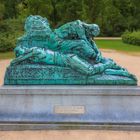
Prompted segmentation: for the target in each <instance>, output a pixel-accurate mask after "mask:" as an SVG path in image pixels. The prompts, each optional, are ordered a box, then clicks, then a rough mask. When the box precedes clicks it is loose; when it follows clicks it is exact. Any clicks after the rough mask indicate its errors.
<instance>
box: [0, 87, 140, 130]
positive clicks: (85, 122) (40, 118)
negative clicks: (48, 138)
mask: <svg viewBox="0 0 140 140" xmlns="http://www.w3.org/2000/svg"><path fill="white" fill-rule="evenodd" d="M33 129H111V130H112V129H115V130H140V87H135V86H129V87H128V86H3V87H0V130H33Z"/></svg>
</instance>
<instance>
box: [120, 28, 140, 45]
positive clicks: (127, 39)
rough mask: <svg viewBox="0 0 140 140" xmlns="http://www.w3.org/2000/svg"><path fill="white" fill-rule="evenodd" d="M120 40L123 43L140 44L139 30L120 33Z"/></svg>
mask: <svg viewBox="0 0 140 140" xmlns="http://www.w3.org/2000/svg"><path fill="white" fill-rule="evenodd" d="M122 41H123V42H124V43H128V44H133V45H138V46H140V31H134V32H125V33H124V34H123V35H122Z"/></svg>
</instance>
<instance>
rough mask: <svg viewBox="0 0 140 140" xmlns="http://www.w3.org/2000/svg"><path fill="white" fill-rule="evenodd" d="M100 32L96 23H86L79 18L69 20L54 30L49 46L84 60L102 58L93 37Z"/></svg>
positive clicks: (98, 59)
mask: <svg viewBox="0 0 140 140" xmlns="http://www.w3.org/2000/svg"><path fill="white" fill-rule="evenodd" d="M99 32H100V29H99V27H98V25H96V24H86V23H84V22H82V21H80V20H76V21H73V22H69V23H66V24H64V25H63V26H61V27H59V28H57V29H55V30H54V32H53V34H51V36H50V45H49V47H50V48H51V49H53V50H55V51H60V52H63V53H74V54H76V55H78V56H79V57H81V58H83V59H85V60H94V61H95V62H96V63H98V62H100V61H101V60H102V55H101V53H100V51H99V50H98V48H97V46H96V44H95V42H94V41H93V40H92V38H93V37H95V36H97V35H98V34H99Z"/></svg>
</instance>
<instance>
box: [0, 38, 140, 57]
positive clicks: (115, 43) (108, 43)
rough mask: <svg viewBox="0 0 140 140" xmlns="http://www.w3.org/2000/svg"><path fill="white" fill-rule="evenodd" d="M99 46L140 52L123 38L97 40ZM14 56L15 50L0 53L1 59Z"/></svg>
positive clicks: (138, 48)
mask: <svg viewBox="0 0 140 140" xmlns="http://www.w3.org/2000/svg"><path fill="white" fill-rule="evenodd" d="M96 43H97V46H98V47H99V48H101V49H111V50H117V51H121V52H127V53H140V46H135V45H129V44H125V43H123V42H122V41H121V40H96ZM10 58H14V53H13V52H6V53H0V59H10Z"/></svg>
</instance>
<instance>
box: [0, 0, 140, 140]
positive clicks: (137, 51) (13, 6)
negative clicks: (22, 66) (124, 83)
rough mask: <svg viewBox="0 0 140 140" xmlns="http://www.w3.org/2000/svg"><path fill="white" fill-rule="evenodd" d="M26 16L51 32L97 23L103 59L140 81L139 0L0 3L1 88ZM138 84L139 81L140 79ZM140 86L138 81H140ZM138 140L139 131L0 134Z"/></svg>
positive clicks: (5, 136)
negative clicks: (38, 20) (40, 19)
mask: <svg viewBox="0 0 140 140" xmlns="http://www.w3.org/2000/svg"><path fill="white" fill-rule="evenodd" d="M29 15H41V16H43V17H47V19H48V20H49V23H50V25H51V28H52V29H55V28H57V27H59V26H61V25H63V24H65V23H67V22H70V21H73V20H77V19H80V20H82V21H84V22H87V23H96V24H98V25H99V26H100V29H101V33H100V35H99V37H98V38H95V41H96V43H97V45H98V47H99V48H100V50H101V51H102V53H103V56H105V57H109V58H113V59H114V60H115V61H116V62H117V63H118V64H120V65H121V66H123V67H125V68H127V69H128V70H129V71H130V72H132V73H134V74H136V76H137V78H138V79H140V72H139V69H140V0H0V85H2V84H3V79H4V73H5V69H6V67H7V66H8V65H9V63H10V61H11V59H12V58H14V53H13V49H14V48H15V47H16V41H17V38H18V37H20V36H21V35H23V33H24V22H25V19H26V17H27V16H29ZM139 81H140V80H139ZM139 85H140V82H139ZM26 139H30V140H47V139H49V140H59V139H61V140H63V139H65V140H71V139H75V140H79V139H81V140H82V139H84V140H87V139H88V140H89V139H90V140H92V139H95V140H100V139H104V140H117V139H119V140H137V139H138V140H139V139H140V133H139V132H128V131H125V132H118V131H115V132H114V131H88V130H87V131H35V132H34V131H24V132H16V131H15V132H11V131H9V132H4V131H3V132H0V140H26Z"/></svg>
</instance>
